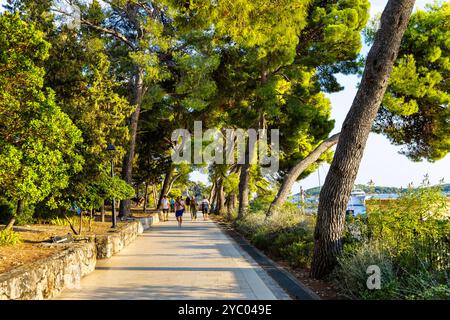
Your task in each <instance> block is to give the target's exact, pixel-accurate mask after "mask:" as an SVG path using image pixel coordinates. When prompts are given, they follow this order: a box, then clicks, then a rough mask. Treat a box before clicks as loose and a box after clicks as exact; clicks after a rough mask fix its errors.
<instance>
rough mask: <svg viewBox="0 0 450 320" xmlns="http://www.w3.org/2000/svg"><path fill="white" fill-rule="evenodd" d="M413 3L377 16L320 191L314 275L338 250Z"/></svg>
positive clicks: (324, 270) (399, 2) (398, 2)
mask: <svg viewBox="0 0 450 320" xmlns="http://www.w3.org/2000/svg"><path fill="white" fill-rule="evenodd" d="M414 2H415V1H414V0H389V2H388V3H387V5H386V8H385V9H384V11H383V14H382V16H381V25H380V29H379V31H378V32H377V35H376V38H375V42H374V44H373V46H372V48H371V49H370V52H369V54H368V56H367V61H366V66H365V70H364V74H363V77H362V81H361V85H360V87H359V89H358V92H357V93H356V96H355V99H354V100H353V104H352V106H351V108H350V111H349V112H348V114H347V117H346V119H345V121H344V124H343V125H342V130H341V136H340V138H339V142H338V144H337V148H336V152H335V155H334V159H333V162H332V163H331V167H330V170H329V171H328V175H327V177H326V179H325V183H324V185H323V188H322V191H321V192H320V203H319V210H318V216H317V223H316V229H315V233H314V255H313V261H312V268H311V276H312V277H314V278H323V277H325V276H326V275H328V274H329V273H330V272H331V271H332V270H333V268H334V266H335V265H336V262H337V256H338V255H339V254H340V252H341V249H342V235H343V231H344V223H345V209H346V206H347V203H348V199H349V196H350V193H351V190H352V187H353V184H354V182H355V178H356V175H357V173H358V168H359V165H360V162H361V158H362V156H363V152H364V148H365V145H366V141H367V138H368V136H369V133H370V130H371V127H372V123H373V120H374V118H375V116H376V114H377V112H378V109H379V107H380V104H381V100H382V98H383V96H384V93H385V91H386V87H387V85H388V80H389V76H390V73H391V71H392V67H393V64H394V62H395V59H396V57H397V54H398V50H399V47H400V43H401V40H402V37H403V33H404V32H405V29H406V27H407V24H408V20H409V17H410V15H411V12H412V9H413V6H414Z"/></svg>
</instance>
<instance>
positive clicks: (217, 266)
mask: <svg viewBox="0 0 450 320" xmlns="http://www.w3.org/2000/svg"><path fill="white" fill-rule="evenodd" d="M199 215H200V216H201V214H199ZM189 220H190V218H187V221H185V222H184V223H183V226H182V228H181V229H180V228H178V226H177V223H176V221H175V218H173V217H172V218H171V221H169V222H164V223H163V222H161V223H160V224H158V225H155V226H153V227H151V229H150V230H148V231H146V232H144V234H143V235H141V236H139V238H137V239H136V241H135V242H133V243H132V244H130V245H129V246H128V247H126V248H125V249H123V250H122V251H121V252H120V253H118V254H117V255H115V256H113V257H112V258H110V259H107V260H99V261H97V267H96V270H95V271H94V272H93V273H91V274H89V275H88V276H86V277H85V278H83V279H82V281H81V288H79V289H73V290H66V291H64V292H63V293H62V294H61V295H60V296H58V297H57V299H89V300H93V299H94V300H95V299H98V300H108V299H127V300H132V299H177V300H178V299H267V300H270V299H289V297H288V296H287V294H286V293H285V292H284V291H283V290H282V289H281V288H280V287H279V286H278V285H277V284H276V282H274V280H273V279H272V278H270V277H269V276H268V275H267V274H266V272H265V271H264V270H262V269H261V268H260V267H259V265H257V264H256V262H255V261H254V260H253V259H252V258H251V257H250V256H249V255H247V253H245V252H244V251H242V250H241V249H240V248H239V246H238V245H237V244H236V243H235V242H234V240H232V239H231V238H229V237H228V236H227V235H225V234H224V233H223V232H222V230H220V228H219V227H218V226H217V225H216V224H215V223H214V222H211V221H206V222H205V221H203V220H202V219H199V220H197V221H194V222H191V221H189Z"/></svg>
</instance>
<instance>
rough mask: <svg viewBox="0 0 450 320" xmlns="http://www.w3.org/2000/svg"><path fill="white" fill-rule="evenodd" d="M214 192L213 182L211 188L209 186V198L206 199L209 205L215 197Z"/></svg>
mask: <svg viewBox="0 0 450 320" xmlns="http://www.w3.org/2000/svg"><path fill="white" fill-rule="evenodd" d="M215 192H216V182H215V181H214V182H213V184H212V186H211V190H210V191H209V197H208V201H209V203H210V204H211V205H212V203H213V198H214V196H215V194H216V193H215Z"/></svg>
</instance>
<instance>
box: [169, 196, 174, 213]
mask: <svg viewBox="0 0 450 320" xmlns="http://www.w3.org/2000/svg"><path fill="white" fill-rule="evenodd" d="M170 212H175V200H173V198H171V199H170Z"/></svg>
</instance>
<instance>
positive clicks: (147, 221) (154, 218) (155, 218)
mask: <svg viewBox="0 0 450 320" xmlns="http://www.w3.org/2000/svg"><path fill="white" fill-rule="evenodd" d="M133 220H135V221H139V222H140V223H141V224H142V227H143V228H144V230H148V229H150V227H151V226H152V225H154V224H157V223H159V214H158V213H154V214H152V215H151V216H150V217H146V218H133Z"/></svg>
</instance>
